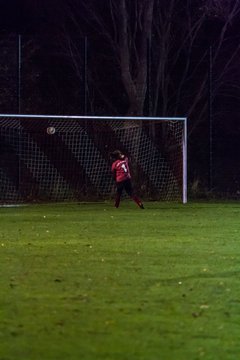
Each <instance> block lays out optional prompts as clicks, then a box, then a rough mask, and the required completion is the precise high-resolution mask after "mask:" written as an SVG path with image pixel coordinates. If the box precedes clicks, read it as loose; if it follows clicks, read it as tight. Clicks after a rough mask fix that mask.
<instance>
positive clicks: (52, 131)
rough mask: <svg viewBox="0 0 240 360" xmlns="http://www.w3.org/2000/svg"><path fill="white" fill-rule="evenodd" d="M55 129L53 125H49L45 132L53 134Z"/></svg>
mask: <svg viewBox="0 0 240 360" xmlns="http://www.w3.org/2000/svg"><path fill="white" fill-rule="evenodd" d="M55 131H56V129H55V127H53V126H50V127H48V128H47V134H48V135H53V134H55Z"/></svg>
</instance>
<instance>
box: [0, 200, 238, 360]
mask: <svg viewBox="0 0 240 360" xmlns="http://www.w3.org/2000/svg"><path fill="white" fill-rule="evenodd" d="M0 226H1V230H0V231H1V233H0V237H1V239H0V270H1V271H0V274H1V276H0V360H50V359H51V360H103V359H104V360H197V359H208V360H213V359H214V360H215V359H216V360H237V359H239V358H240V279H239V276H240V204H238V203H237V202H236V203H227V202H225V203H189V204H187V205H182V204H170V203H147V204H146V209H145V210H140V209H138V208H137V207H136V206H135V204H133V203H131V202H127V201H125V202H124V203H123V204H122V206H121V208H119V209H118V210H116V209H114V208H113V207H112V204H110V203H101V204H79V205H77V204H65V205H62V204H57V205H33V206H26V207H21V208H0Z"/></svg>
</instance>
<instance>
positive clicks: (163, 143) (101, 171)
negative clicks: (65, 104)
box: [0, 115, 187, 203]
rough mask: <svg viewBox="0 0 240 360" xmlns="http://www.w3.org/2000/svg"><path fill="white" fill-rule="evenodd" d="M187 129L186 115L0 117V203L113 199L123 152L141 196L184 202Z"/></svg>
mask: <svg viewBox="0 0 240 360" xmlns="http://www.w3.org/2000/svg"><path fill="white" fill-rule="evenodd" d="M186 129H187V126H186V118H153V117H151V118H145V117H97V116H44V115H0V202H1V203H17V202H31V201H65V200H70V201H72V200H77V201H95V200H99V199H109V198H111V197H112V196H113V194H114V191H115V187H114V181H113V178H112V174H111V163H110V160H109V153H110V152H111V151H113V150H115V149H119V150H121V151H122V152H123V153H124V154H126V155H127V156H128V158H129V163H130V170H131V174H132V180H133V185H134V188H135V191H136V193H138V194H139V196H142V197H143V198H144V199H149V200H168V201H171V200H177V201H178V200H180V201H183V202H184V203H185V202H186V201H187V190H186V189H187V185H186V184H187V175H186V168H187V167H186V162H187V156H186V153H187V144H186Z"/></svg>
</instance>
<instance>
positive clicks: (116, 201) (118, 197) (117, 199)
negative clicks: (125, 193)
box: [115, 194, 120, 208]
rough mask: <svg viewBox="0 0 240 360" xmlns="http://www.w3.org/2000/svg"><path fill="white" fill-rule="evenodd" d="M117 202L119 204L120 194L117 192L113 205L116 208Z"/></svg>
mask: <svg viewBox="0 0 240 360" xmlns="http://www.w3.org/2000/svg"><path fill="white" fill-rule="evenodd" d="M119 204H120V195H119V194H117V195H116V199H115V207H116V208H118V207H119Z"/></svg>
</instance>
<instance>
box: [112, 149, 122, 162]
mask: <svg viewBox="0 0 240 360" xmlns="http://www.w3.org/2000/svg"><path fill="white" fill-rule="evenodd" d="M121 155H122V153H121V151H120V150H115V151H113V152H111V153H110V157H111V159H113V160H118V159H121Z"/></svg>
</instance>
